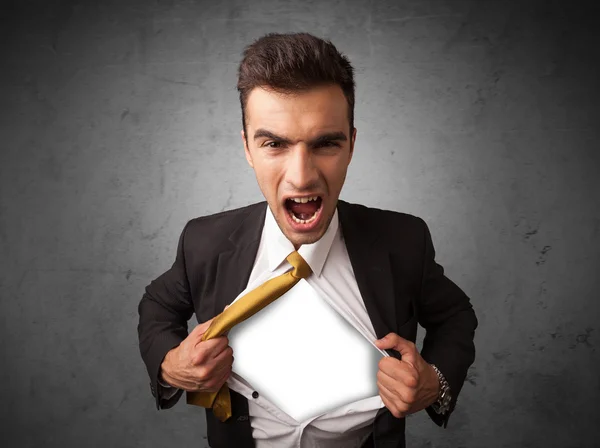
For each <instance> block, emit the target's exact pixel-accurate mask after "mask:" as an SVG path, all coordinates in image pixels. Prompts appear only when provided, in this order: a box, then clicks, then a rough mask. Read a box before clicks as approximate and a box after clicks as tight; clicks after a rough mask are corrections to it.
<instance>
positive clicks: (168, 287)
mask: <svg viewBox="0 0 600 448" xmlns="http://www.w3.org/2000/svg"><path fill="white" fill-rule="evenodd" d="M189 223H190V222H188V223H187V224H186V225H185V227H184V229H183V231H182V232H181V236H180V237H179V243H178V244H177V254H176V257H175V262H174V263H173V265H172V266H171V268H170V269H169V270H168V271H166V272H165V273H164V274H162V275H160V276H159V277H158V278H156V279H155V280H153V281H152V282H151V283H150V284H149V285H148V286H146V289H145V292H144V294H143V296H142V299H141V301H140V303H139V305H138V313H139V323H138V338H139V347H140V353H141V355H142V360H143V361H144V363H145V365H146V369H147V370H148V375H149V376H150V390H151V391H152V395H153V396H154V398H155V400H156V408H157V409H168V408H171V407H173V406H174V405H175V404H176V403H177V401H178V400H179V398H180V397H181V395H182V394H183V391H182V390H179V389H178V390H177V393H175V394H174V395H173V394H172V393H166V390H165V388H163V387H162V386H160V384H159V383H158V378H159V373H160V365H161V364H162V361H163V359H164V357H165V355H166V354H167V353H168V352H169V351H170V350H171V349H173V348H175V347H177V346H178V345H179V344H180V343H181V342H182V341H183V340H184V339H185V338H186V337H187V335H188V326H187V322H188V321H189V320H190V318H191V317H192V314H193V312H194V306H193V303H192V299H191V295H190V286H189V282H188V278H187V274H186V264H185V256H184V247H185V237H186V230H187V229H188V226H189ZM170 392H172V391H170ZM163 395H164V396H163Z"/></svg>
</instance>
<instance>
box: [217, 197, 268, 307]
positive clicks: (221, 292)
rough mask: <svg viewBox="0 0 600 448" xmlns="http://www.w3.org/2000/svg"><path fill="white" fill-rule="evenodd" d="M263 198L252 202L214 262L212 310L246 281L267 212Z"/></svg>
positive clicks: (244, 285)
mask: <svg viewBox="0 0 600 448" xmlns="http://www.w3.org/2000/svg"><path fill="white" fill-rule="evenodd" d="M266 206H267V203H266V202H261V203H258V204H256V205H254V206H253V207H252V208H251V210H250V211H249V213H248V215H246V217H245V219H244V220H243V221H242V222H241V223H240V225H239V226H238V227H237V228H236V229H235V230H234V231H233V232H232V234H231V236H230V237H229V242H228V244H229V247H228V249H227V250H225V251H224V252H221V253H220V254H219V260H218V262H217V277H216V285H215V286H216V288H215V290H216V291H218V293H217V297H216V298H215V310H214V314H215V315H217V314H219V313H221V312H222V311H223V309H225V305H229V304H230V303H231V302H233V300H234V299H235V298H236V297H237V296H238V295H239V293H240V292H242V291H243V290H244V289H245V288H246V286H247V285H248V279H249V278H250V274H251V272H252V267H253V266H254V260H255V259H256V254H257V252H258V246H259V244H260V237H261V234H262V229H263V225H264V222H265V216H266V210H267V209H266Z"/></svg>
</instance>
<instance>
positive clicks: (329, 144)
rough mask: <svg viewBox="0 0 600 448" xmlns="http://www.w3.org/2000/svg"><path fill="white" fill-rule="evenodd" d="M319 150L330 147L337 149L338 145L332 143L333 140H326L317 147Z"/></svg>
mask: <svg viewBox="0 0 600 448" xmlns="http://www.w3.org/2000/svg"><path fill="white" fill-rule="evenodd" d="M319 146H320V147H321V148H331V147H339V146H340V145H339V143H336V142H334V141H333V140H326V141H324V142H323V143H321V144H320V145H319Z"/></svg>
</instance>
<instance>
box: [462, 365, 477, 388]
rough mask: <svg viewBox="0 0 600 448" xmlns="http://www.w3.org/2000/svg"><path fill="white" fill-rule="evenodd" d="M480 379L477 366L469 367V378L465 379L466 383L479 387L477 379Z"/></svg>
mask: <svg viewBox="0 0 600 448" xmlns="http://www.w3.org/2000/svg"><path fill="white" fill-rule="evenodd" d="M478 377H479V374H478V373H477V371H476V368H475V366H471V367H469V370H468V371H467V377H466V379H465V381H466V382H468V383H469V384H472V385H473V386H477V381H476V380H477V378H478Z"/></svg>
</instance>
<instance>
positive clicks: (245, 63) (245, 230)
mask: <svg viewBox="0 0 600 448" xmlns="http://www.w3.org/2000/svg"><path fill="white" fill-rule="evenodd" d="M238 90H239V92H240V101H241V106H242V126H243V129H242V132H241V135H242V141H243V145H244V151H245V156H246V159H247V161H248V163H249V165H250V166H251V167H252V168H253V169H254V172H255V174H256V178H257V181H258V185H259V187H260V189H261V191H262V193H263V195H264V197H265V199H266V203H265V202H261V203H258V204H253V205H250V206H247V207H243V208H240V209H236V210H230V211H226V212H222V213H218V214H215V215H210V216H204V217H199V218H196V219H192V220H191V221H189V222H188V223H187V224H186V226H185V228H184V229H183V232H182V233H181V236H180V238H179V244H178V248H177V256H176V260H175V262H174V264H173V266H172V267H171V269H170V270H168V271H167V272H165V273H164V274H163V275H161V276H160V277H158V278H157V279H156V280H154V281H153V282H151V284H150V285H149V286H148V287H147V288H146V291H145V294H144V295H143V298H142V300H141V302H140V305H139V314H140V321H139V326H138V332H139V339H140V350H141V354H142V358H143V360H144V362H145V364H146V366H147V369H148V372H149V375H150V379H151V390H152V394H153V395H154V397H155V398H156V405H157V408H159V409H160V408H162V409H167V408H170V407H172V406H173V405H174V404H175V403H176V402H177V401H178V400H179V398H180V397H181V395H182V393H183V391H184V390H185V391H188V392H199V391H209V392H211V391H212V392H214V391H217V390H219V389H220V388H221V386H223V384H225V383H226V382H228V384H230V386H231V390H230V393H231V407H232V417H230V418H229V419H227V420H225V421H224V422H222V421H219V420H218V419H216V418H215V415H214V414H213V412H212V409H208V408H207V409H206V419H207V430H208V440H209V443H210V445H211V446H212V447H214V448H216V447H229V446H230V447H251V446H257V447H267V446H281V447H285V446H302V447H304V446H323V447H333V446H344V447H352V446H363V447H372V446H376V447H380V446H385V447H388V446H389V447H392V446H393V447H404V446H405V437H404V429H405V416H406V415H408V414H412V413H415V412H418V411H420V410H423V409H426V412H427V413H428V415H429V416H430V417H431V419H432V420H433V421H434V422H435V423H436V424H437V425H439V426H441V425H443V426H444V427H446V425H447V423H448V418H449V415H450V414H451V413H452V411H453V409H454V407H455V406H456V402H457V397H458V394H459V392H460V390H461V388H462V385H463V383H464V380H465V377H466V374H467V369H468V368H469V366H470V365H471V364H472V363H473V361H474V358H475V347H474V343H473V339H474V333H475V329H476V327H477V324H478V322H477V318H476V316H475V313H474V311H473V308H472V306H471V304H470V301H469V298H468V297H467V296H466V295H465V294H464V293H463V291H462V290H461V289H460V288H459V287H458V286H456V285H455V284H454V283H453V282H452V281H451V280H449V279H448V278H447V277H445V275H444V270H443V268H442V267H441V266H440V265H438V264H437V263H436V262H435V261H434V258H435V251H434V248H433V244H432V238H431V235H430V232H429V230H428V227H427V225H426V224H425V222H424V221H423V220H422V219H421V218H418V217H415V216H412V215H408V214H404V213H399V212H392V211H384V210H378V209H373V208H368V207H364V206H362V205H356V204H350V203H347V202H345V201H342V200H338V197H339V195H340V192H341V190H342V186H343V184H344V180H345V177H346V171H347V168H348V165H349V164H350V161H351V159H352V155H353V151H354V144H355V140H356V132H357V131H356V128H354V78H353V68H352V66H351V65H350V62H349V61H348V60H347V58H346V57H344V56H342V55H341V54H340V53H339V52H338V51H337V50H336V49H335V47H334V46H333V45H332V44H331V43H330V42H327V41H323V40H321V39H318V38H316V37H314V36H311V35H309V34H305V33H300V34H284V35H280V34H269V35H267V36H264V37H263V38H261V39H259V40H257V41H256V42H255V43H253V44H252V45H250V46H249V47H248V48H247V49H246V50H245V52H244V58H243V60H242V62H241V64H240V68H239V79H238ZM309 249H310V251H309ZM294 250H297V251H298V252H299V253H300V254H303V253H307V254H309V255H308V256H307V258H309V259H307V262H308V264H309V265H310V267H311V268H312V270H313V271H315V270H317V271H318V272H317V273H315V275H313V277H314V281H315V285H317V287H318V285H319V283H318V282H319V281H321V282H324V283H322V284H327V285H333V287H332V288H331V290H330V291H331V293H332V294H333V295H335V294H336V290H338V289H341V288H347V291H348V292H347V293H345V294H344V295H343V297H342V296H340V297H338V300H339V301H340V302H339V303H341V304H342V305H344V302H345V301H351V300H354V302H353V303H354V305H356V304H359V305H360V306H356V308H355V309H356V310H358V311H357V313H358V314H360V313H362V315H360V316H359V318H362V319H363V321H364V322H365V325H367V326H369V327H370V328H371V329H372V331H373V333H372V334H376V335H377V338H379V339H378V340H377V341H375V344H376V345H377V347H379V348H380V349H383V350H387V352H388V353H390V354H391V355H392V356H389V357H384V358H382V359H381V361H380V362H379V366H378V367H379V371H378V373H377V387H378V390H379V396H380V399H381V402H382V407H381V408H380V409H378V410H377V409H376V410H375V411H373V410H369V409H365V410H364V412H363V411H361V412H359V413H358V414H357V415H355V416H354V420H353V421H352V422H351V421H350V419H349V417H347V418H346V419H344V418H342V417H339V416H338V417H336V418H330V419H329V420H327V419H326V418H327V415H325V416H323V418H325V421H326V422H327V424H328V426H325V425H324V424H323V420H318V419H317V420H315V421H313V422H311V424H308V425H306V426H305V425H300V424H297V425H296V424H295V422H294V421H290V419H286V418H285V416H282V415H281V413H280V412H278V410H277V409H274V408H273V407H272V406H271V407H269V406H267V405H265V403H267V402H266V401H260V400H262V399H263V397H261V396H260V394H259V393H257V392H256V391H252V389H251V388H249V389H247V390H246V389H244V388H243V387H242V386H240V385H239V382H237V383H236V382H234V381H231V380H232V379H233V376H232V375H231V373H232V363H233V353H232V349H231V347H229V346H228V339H227V336H221V337H218V338H214V339H210V340H206V341H201V336H202V334H203V333H204V332H205V331H206V329H207V328H208V326H209V325H210V323H211V321H212V319H213V318H214V317H215V316H216V315H218V314H220V313H221V312H222V311H223V309H224V308H225V307H226V306H227V305H229V304H231V303H232V301H233V300H234V299H235V298H236V297H237V296H238V294H239V293H240V292H241V291H243V290H244V289H245V288H246V287H247V286H248V285H249V284H250V283H251V282H252V281H253V280H255V279H256V278H257V277H258V276H260V275H261V274H264V273H265V272H266V271H268V270H269V269H270V270H272V271H274V270H275V269H276V268H279V269H287V267H286V266H285V260H283V257H285V255H286V254H289V253H290V252H292V251H294ZM303 251H304V252H303ZM274 253H279V256H280V257H281V258H282V259H275V260H274V259H273V257H274V256H273V254H274ZM310 253H312V254H314V253H317V254H320V255H319V256H313V257H312V259H311V256H310ZM281 254H283V256H282V255H281ZM269 257H271V258H269ZM282 260H283V263H284V264H281V262H282ZM288 267H289V266H288ZM354 305H352V306H354ZM361 310H362V311H361ZM193 313H195V314H196V317H197V319H198V322H200V325H198V326H197V327H196V328H194V330H193V331H191V332H190V333H189V334H188V331H187V321H188V320H189V319H190V318H191V316H192V314H193ZM418 323H419V324H421V325H422V326H423V327H424V328H425V330H426V335H425V339H424V341H423V348H422V351H421V353H419V352H418V351H417V350H416V347H415V345H414V342H415V340H416V334H417V324H418ZM274 337H276V335H274ZM324 343H327V341H324ZM332 348H334V344H332ZM274 356H276V354H274ZM340 374H343V372H340ZM236 384H237V386H239V387H234V385H236ZM329 415H330V416H331V415H334V414H329ZM336 415H337V414H336ZM319 423H321V426H319ZM323 428H327V429H326V430H324V429H323Z"/></svg>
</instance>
